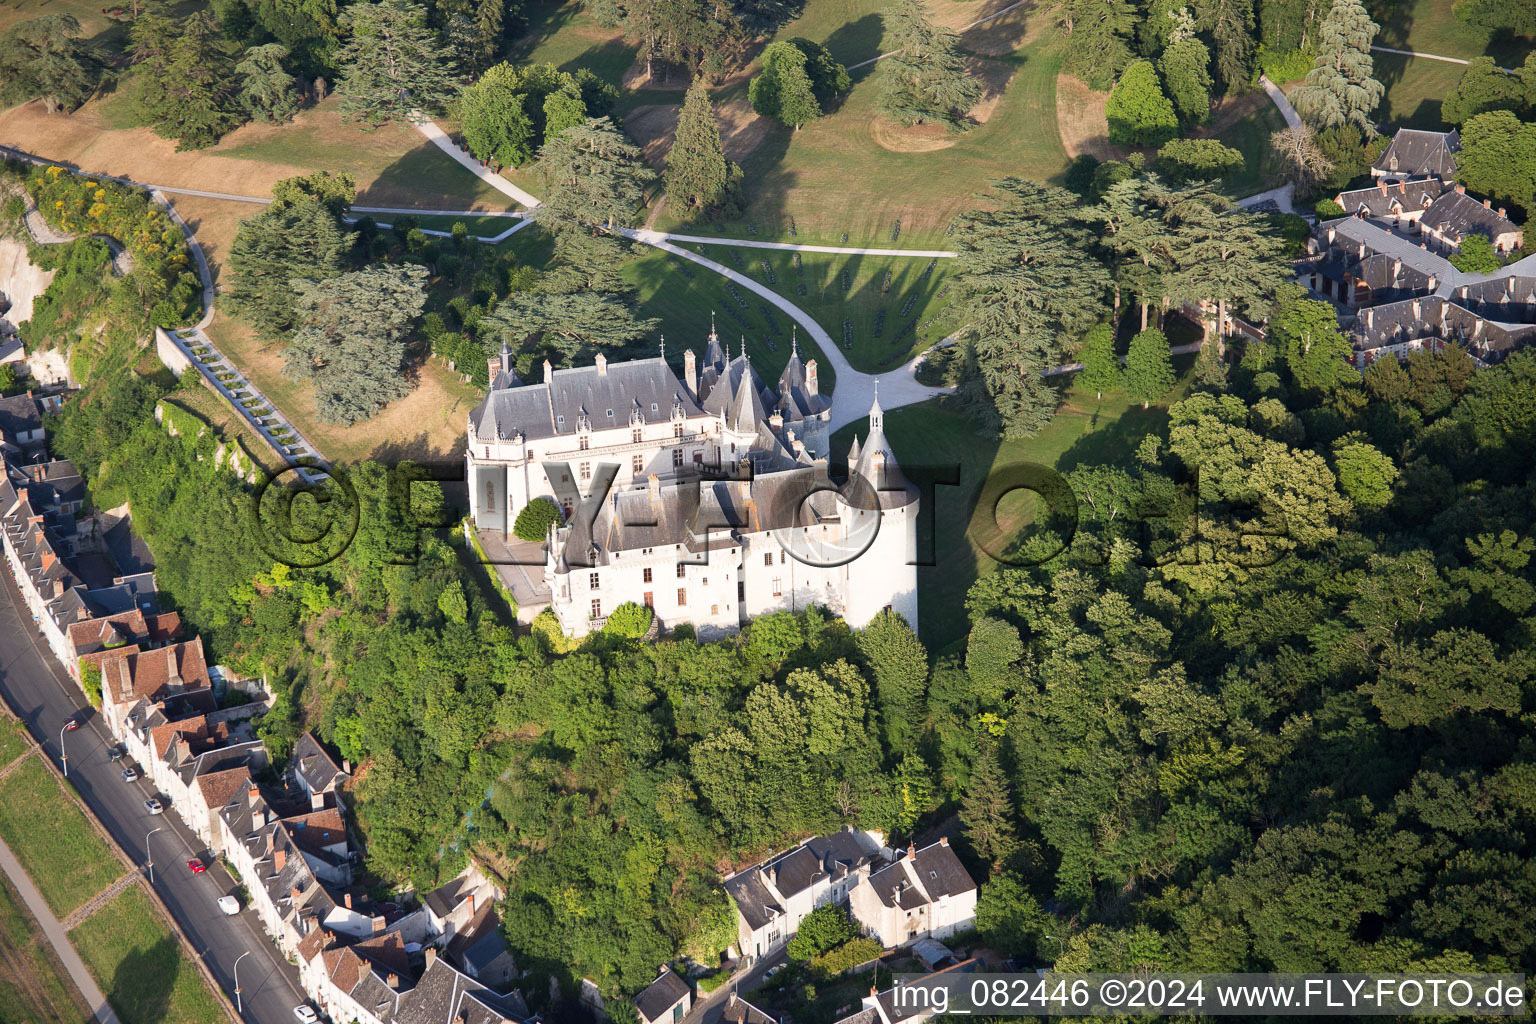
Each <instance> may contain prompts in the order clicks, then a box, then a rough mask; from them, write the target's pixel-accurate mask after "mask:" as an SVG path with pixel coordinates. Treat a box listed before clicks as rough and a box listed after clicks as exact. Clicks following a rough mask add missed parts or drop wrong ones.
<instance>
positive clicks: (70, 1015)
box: [0, 878, 91, 1024]
mask: <svg viewBox="0 0 1536 1024" xmlns="http://www.w3.org/2000/svg"><path fill="white" fill-rule="evenodd" d="M90 1019H91V1011H90V1008H89V1007H87V1006H86V1004H85V1000H84V999H82V998H81V997H80V993H79V992H78V991H76V989H75V986H74V984H73V983H71V982H70V981H69V978H68V976H67V975H66V974H65V971H64V967H63V965H61V964H60V963H59V961H58V957H57V956H55V955H54V952H53V947H52V946H50V945H49V944H48V940H47V938H46V937H45V936H44V935H43V931H42V929H41V928H39V927H38V925H37V921H36V919H34V918H33V917H32V915H31V914H29V913H28V912H27V908H26V906H25V905H24V904H23V903H22V902H21V897H20V896H19V895H18V894H17V892H16V890H15V889H13V888H11V884H10V882H9V881H7V880H6V879H4V878H0V1024H36V1022H41V1021H60V1022H63V1021H70V1022H74V1021H79V1022H80V1024H85V1022H86V1021H88V1020H90Z"/></svg>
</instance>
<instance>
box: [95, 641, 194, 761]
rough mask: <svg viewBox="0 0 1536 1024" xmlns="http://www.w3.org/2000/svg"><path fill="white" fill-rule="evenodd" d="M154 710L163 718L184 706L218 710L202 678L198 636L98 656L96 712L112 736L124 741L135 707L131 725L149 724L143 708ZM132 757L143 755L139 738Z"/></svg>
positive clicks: (175, 714)
mask: <svg viewBox="0 0 1536 1024" xmlns="http://www.w3.org/2000/svg"><path fill="white" fill-rule="evenodd" d="M151 708H159V709H160V710H161V711H163V712H165V715H166V718H168V719H172V720H175V719H178V718H181V717H184V710H183V709H187V708H198V709H202V710H204V711H207V712H211V711H215V710H217V709H218V705H217V703H216V702H215V701H214V699H213V683H212V681H211V680H210V679H209V677H208V661H207V659H206V658H205V657H204V655H203V640H202V637H193V638H192V639H191V640H184V641H182V642H180V643H173V644H167V645H166V646H164V647H160V648H155V649H153V650H147V651H145V650H138V649H137V648H136V647H135V649H132V650H125V651H122V652H113V653H112V654H111V656H109V657H106V658H103V659H102V660H101V713H102V717H103V718H105V719H106V721H107V727H108V729H110V730H111V732H112V734H113V735H115V736H122V737H124V738H125V739H128V740H129V745H130V748H132V747H133V746H134V744H133V737H130V736H129V735H127V734H128V733H129V732H130V730H129V729H128V717H129V715H130V714H131V713H132V712H133V711H135V710H136V709H137V710H139V711H140V716H139V719H138V723H137V729H136V730H134V732H136V733H138V732H143V731H144V730H145V729H147V728H149V727H150V725H151V723H150V721H149V716H148V711H149V709H151ZM138 742H139V744H140V745H141V747H140V749H136V750H131V751H130V752H132V753H135V756H145V754H146V750H145V749H143V748H142V744H143V743H144V738H142V737H141V738H139V740H138Z"/></svg>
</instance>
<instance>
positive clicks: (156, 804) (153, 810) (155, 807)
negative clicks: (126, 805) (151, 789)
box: [144, 796, 165, 814]
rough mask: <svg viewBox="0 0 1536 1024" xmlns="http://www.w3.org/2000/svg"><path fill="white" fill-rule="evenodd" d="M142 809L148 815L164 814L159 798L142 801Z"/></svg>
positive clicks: (163, 807)
mask: <svg viewBox="0 0 1536 1024" xmlns="http://www.w3.org/2000/svg"><path fill="white" fill-rule="evenodd" d="M144 809H145V810H146V811H148V812H149V813H150V814H164V813H165V804H163V803H161V802H160V798H159V797H155V796H152V797H150V798H149V799H148V800H145V801H144Z"/></svg>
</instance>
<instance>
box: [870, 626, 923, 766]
mask: <svg viewBox="0 0 1536 1024" xmlns="http://www.w3.org/2000/svg"><path fill="white" fill-rule="evenodd" d="M858 641H859V653H860V654H861V655H863V657H864V660H865V662H867V663H868V665H869V667H870V670H871V671H873V673H874V676H875V707H876V709H877V710H878V711H879V712H880V728H881V731H882V732H883V733H884V736H885V746H886V750H888V751H889V752H891V753H893V754H900V753H905V752H907V751H909V750H911V749H912V748H913V747H914V746H916V744H917V740H918V737H919V736H920V735H921V734H922V726H923V708H924V704H925V691H926V690H927V686H928V651H927V649H926V648H924V647H923V644H922V641H921V640H919V639H918V638H917V634H916V633H914V632H913V631H912V627H911V626H909V625H908V624H907V620H906V619H904V618H902V617H901V615H900V614H899V613H897V612H893V611H889V610H887V611H882V612H880V613H879V614H877V615H876V616H875V617H874V618H873V619H871V620H870V622H869V625H867V626H865V627H864V628H863V629H862V630H860V631H859V634H858Z"/></svg>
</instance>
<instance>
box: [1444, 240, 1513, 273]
mask: <svg viewBox="0 0 1536 1024" xmlns="http://www.w3.org/2000/svg"><path fill="white" fill-rule="evenodd" d="M1503 265H1504V260H1503V258H1502V257H1500V256H1499V254H1498V253H1497V252H1495V251H1494V248H1493V243H1492V242H1490V241H1489V240H1488V236H1487V235H1478V234H1471V235H1467V236H1466V237H1465V238H1463V239H1462V240H1461V248H1460V249H1459V250H1457V251H1456V252H1455V253H1453V254H1452V255H1451V266H1453V267H1455V268H1456V269H1457V270H1459V271H1461V272H1462V273H1464V274H1491V273H1492V272H1493V271H1495V270H1498V269H1499V268H1500V267H1502V266H1503Z"/></svg>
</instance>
